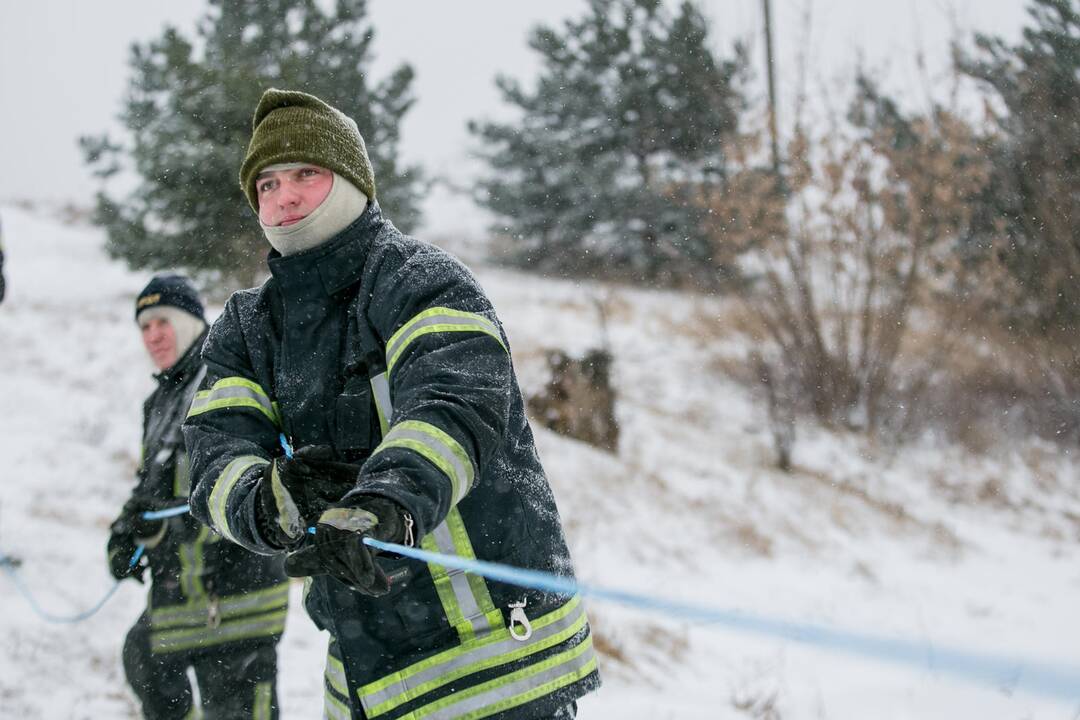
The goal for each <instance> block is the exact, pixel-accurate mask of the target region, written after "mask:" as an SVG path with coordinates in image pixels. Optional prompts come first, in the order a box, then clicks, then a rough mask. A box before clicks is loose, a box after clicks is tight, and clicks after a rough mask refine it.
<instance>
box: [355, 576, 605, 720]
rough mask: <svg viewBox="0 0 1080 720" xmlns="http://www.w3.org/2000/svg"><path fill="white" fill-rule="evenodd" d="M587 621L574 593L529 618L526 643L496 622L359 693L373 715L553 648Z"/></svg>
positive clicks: (568, 637)
mask: <svg viewBox="0 0 1080 720" xmlns="http://www.w3.org/2000/svg"><path fill="white" fill-rule="evenodd" d="M587 622H588V621H587V618H586V616H585V608H584V606H583V605H582V604H581V598H580V597H579V596H574V597H573V598H571V599H570V600H569V601H567V602H566V604H564V605H563V606H561V607H559V608H558V609H556V610H554V611H552V612H550V613H548V614H547V615H542V616H541V617H539V618H537V619H535V620H533V621H532V627H533V634H532V636H531V637H530V638H529V639H528V640H527V641H525V642H521V641H518V640H515V639H514V638H513V637H512V636H511V635H510V631H509V630H508V629H507V628H505V627H500V628H498V629H496V630H493V631H492V632H490V633H488V634H487V635H484V636H480V637H478V638H476V639H475V640H473V641H471V642H467V643H463V644H462V645H461V646H459V647H456V648H453V649H451V650H447V651H444V652H442V653H439V654H438V655H435V656H433V657H431V658H428V659H426V660H422V661H421V662H419V663H416V664H414V665H411V666H409V667H407V668H405V669H403V670H400V671H398V672H396V673H393V674H392V675H389V676H387V677H384V678H382V679H380V680H377V681H375V682H373V683H369V684H368V685H365V686H364V687H362V688H360V690H359V691H358V693H357V694H358V695H359V697H360V702H361V703H362V704H363V706H364V711H365V713H367V715H368V717H372V718H374V717H376V716H377V715H381V714H383V713H386V712H389V711H391V710H393V709H394V708H396V707H399V706H400V705H402V704H404V703H407V702H410V701H411V700H415V699H416V698H419V697H421V696H423V695H425V694H427V693H429V692H431V691H433V690H435V689H437V688H440V687H442V686H444V685H447V684H448V683H451V682H454V681H456V680H458V679H460V678H463V677H466V676H468V675H472V674H474V673H477V672H480V671H482V670H486V669H489V668H493V667H498V666H499V665H504V664H506V663H510V662H514V661H517V660H521V659H523V658H525V657H528V656H529V655H532V654H535V653H538V652H541V651H543V650H547V649H549V648H552V647H555V646H557V645H559V644H560V643H563V642H566V641H567V640H569V639H570V638H573V637H574V636H575V635H577V634H578V633H579V632H581V631H582V630H583V629H584V628H585V627H586V624H587Z"/></svg>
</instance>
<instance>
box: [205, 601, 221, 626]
mask: <svg viewBox="0 0 1080 720" xmlns="http://www.w3.org/2000/svg"><path fill="white" fill-rule="evenodd" d="M220 625H221V602H220V601H219V600H218V598H217V596H216V595H211V596H210V602H209V603H207V606H206V627H208V628H212V629H215V630H216V629H217V628H218V627H219V626H220Z"/></svg>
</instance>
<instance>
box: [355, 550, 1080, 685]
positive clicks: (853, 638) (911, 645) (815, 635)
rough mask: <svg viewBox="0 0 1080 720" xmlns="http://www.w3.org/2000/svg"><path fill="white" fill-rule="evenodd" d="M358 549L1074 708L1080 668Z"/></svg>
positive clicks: (523, 572)
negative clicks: (951, 677) (1038, 697)
mask: <svg viewBox="0 0 1080 720" xmlns="http://www.w3.org/2000/svg"><path fill="white" fill-rule="evenodd" d="M364 544H365V545H369V546H371V547H373V548H376V549H378V550H383V551H386V552H392V553H396V554H398V555H403V556H405V557H409V558H412V559H414V560H420V561H423V562H427V563H434V564H436V565H441V566H443V567H445V568H452V569H455V570H464V571H465V572H470V573H474V574H476V575H483V576H484V577H486V578H489V579H491V580H497V581H501V582H505V583H509V584H511V585H517V586H519V587H525V588H531V589H533V590H542V591H546V592H551V593H555V594H557V595H574V594H580V595H582V596H588V597H593V598H596V599H599V600H607V601H610V602H614V603H618V604H620V605H626V606H629V607H634V608H638V609H641V610H655V611H660V612H663V613H664V614H666V615H668V616H669V617H675V618H681V619H685V620H694V621H697V622H702V623H707V624H714V625H725V626H727V627H730V628H734V629H736V630H742V631H745V632H749V633H754V634H758V635H766V636H771V637H778V638H782V639H784V640H790V641H793V642H797V643H801V644H803V645H809V646H812V647H820V648H825V649H829V650H837V651H841V652H846V653H849V654H853V655H860V656H864V657H870V658H875V659H878V660H885V661H889V662H894V663H899V664H902V665H910V666H914V667H920V668H926V669H928V670H931V671H934V670H937V671H941V672H944V673H948V674H950V675H954V676H958V677H963V678H967V679H969V680H976V681H978V682H981V683H984V684H988V685H992V686H995V687H999V688H1007V689H1010V690H1013V689H1024V690H1028V691H1031V692H1035V693H1038V694H1040V695H1045V696H1049V697H1054V698H1059V699H1062V700H1070V701H1075V700H1078V699H1080V668H1076V667H1062V666H1053V665H1047V664H1042V663H1036V662H1032V661H1029V660H1023V659H1020V658H1010V657H1004V656H998V655H988V654H983V653H974V652H967V651H964V650H959V649H955V648H949V647H943V646H938V645H932V644H931V643H929V642H926V643H915V642H909V641H906V640H900V639H895V638H887V637H881V636H873V635H865V634H862V633H854V632H848V631H844V630H838V629H833V628H828V627H824V626H821V625H811V624H806V623H795V622H788V621H785V620H776V619H771V618H767V617H762V616H758V615H753V614H751V613H744V612H739V611H736V610H725V609H718V608H712V607H706V606H702V605H692V604H689V603H681V602H675V601H672V600H665V599H663V598H654V597H648V596H646V595H637V594H634V593H630V592H625V591H622V590H611V589H607V588H602V587H597V586H593V585H587V584H585V583H580V582H576V581H574V580H572V579H570V578H566V577H561V576H559V575H554V574H552V573H546V572H541V571H539V570H527V569H523V568H515V567H511V566H509V565H501V564H499V563H491V562H485V561H483V560H470V559H466V558H462V557H455V556H451V555H443V554H442V553H434V552H429V551H427V550H420V549H417V548H411V547H406V546H405V545H398V544H396V543H387V542H382V541H380V540H375V539H374V538H369V537H365V538H364Z"/></svg>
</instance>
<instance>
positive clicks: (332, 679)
mask: <svg viewBox="0 0 1080 720" xmlns="http://www.w3.org/2000/svg"><path fill="white" fill-rule="evenodd" d="M326 681H327V682H328V683H330V687H332V688H334V689H335V690H337V691H338V692H339V693H341V696H342V697H349V684H348V682H346V680H345V666H344V665H342V664H341V661H340V660H338V659H337V658H336V657H334V656H333V655H331V654H330V651H329V649H327V652H326Z"/></svg>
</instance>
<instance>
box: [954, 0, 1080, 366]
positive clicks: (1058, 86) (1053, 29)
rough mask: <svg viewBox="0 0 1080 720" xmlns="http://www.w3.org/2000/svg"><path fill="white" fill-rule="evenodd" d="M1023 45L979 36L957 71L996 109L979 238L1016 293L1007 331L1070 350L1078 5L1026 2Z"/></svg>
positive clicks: (1063, 0) (1072, 1)
mask: <svg viewBox="0 0 1080 720" xmlns="http://www.w3.org/2000/svg"><path fill="white" fill-rule="evenodd" d="M1028 12H1029V14H1030V16H1031V18H1032V21H1033V22H1032V25H1031V26H1029V27H1027V28H1025V29H1024V33H1023V39H1022V41H1021V42H1020V43H1019V44H1017V45H1015V46H1010V45H1009V44H1007V43H1006V42H1005V41H1004V40H1002V39H1001V38H995V37H988V36H977V37H976V41H975V44H976V49H977V50H976V53H975V54H974V55H967V54H964V53H959V54H958V66H959V68H960V70H961V71H962V72H964V73H966V74H968V75H970V76H971V77H974V78H976V79H977V80H979V81H980V82H981V83H982V84H983V85H984V87H986V88H987V89H989V90H990V91H991V92H992V93H993V95H994V96H996V99H997V100H998V101H1000V102H998V103H995V104H993V105H990V107H993V108H998V110H997V111H995V112H994V115H993V120H994V124H995V126H996V128H995V129H996V130H997V135H998V138H997V141H996V142H994V143H988V144H987V152H989V153H991V154H992V156H993V159H994V166H995V167H994V177H993V179H992V181H991V182H990V183H989V185H988V191H987V193H986V195H985V197H984V203H983V205H982V207H981V211H982V213H983V215H982V221H983V227H984V232H983V235H984V236H990V235H994V234H999V233H1001V232H1004V234H1005V236H1006V237H1007V242H1005V243H998V244H995V246H994V247H995V250H996V251H997V253H998V254H999V256H1000V258H1001V259H1002V260H1003V261H1004V263H1005V265H1006V267H1007V268H1008V269H1009V271H1010V273H1011V275H1012V278H1013V280H1014V282H1015V285H1016V291H1015V293H1014V294H1013V295H1011V296H1010V297H1009V307H1008V308H1006V309H1005V312H1006V313H1007V315H1008V318H1007V320H1008V322H1009V323H1010V324H1018V325H1020V326H1023V327H1026V328H1029V329H1037V330H1038V331H1040V332H1042V333H1047V334H1060V333H1064V334H1065V335H1066V336H1067V337H1068V342H1069V343H1070V344H1073V345H1075V341H1074V338H1075V328H1076V327H1077V325H1078V324H1080V2H1077V0H1034V1H1033V2H1032V3H1031V5H1030V7H1029V9H1028Z"/></svg>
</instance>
